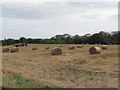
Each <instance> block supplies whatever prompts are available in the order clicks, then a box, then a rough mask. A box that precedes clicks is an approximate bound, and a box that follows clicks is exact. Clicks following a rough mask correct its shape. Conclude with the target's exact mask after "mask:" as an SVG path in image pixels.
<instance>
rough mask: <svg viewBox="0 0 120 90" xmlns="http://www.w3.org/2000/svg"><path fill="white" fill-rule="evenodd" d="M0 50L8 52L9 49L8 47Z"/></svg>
mask: <svg viewBox="0 0 120 90" xmlns="http://www.w3.org/2000/svg"><path fill="white" fill-rule="evenodd" d="M2 51H3V52H9V51H10V50H9V48H3V49H2Z"/></svg>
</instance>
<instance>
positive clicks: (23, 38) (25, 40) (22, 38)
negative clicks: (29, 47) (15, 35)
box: [19, 37, 27, 43]
mask: <svg viewBox="0 0 120 90" xmlns="http://www.w3.org/2000/svg"><path fill="white" fill-rule="evenodd" d="M19 40H20V43H27V39H26V38H25V37H21V38H20V39H19Z"/></svg>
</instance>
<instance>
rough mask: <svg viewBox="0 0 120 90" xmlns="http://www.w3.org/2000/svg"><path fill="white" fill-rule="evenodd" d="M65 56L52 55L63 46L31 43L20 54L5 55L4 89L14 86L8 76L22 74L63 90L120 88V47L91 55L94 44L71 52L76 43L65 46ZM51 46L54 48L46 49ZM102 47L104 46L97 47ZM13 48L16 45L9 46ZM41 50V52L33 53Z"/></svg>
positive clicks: (21, 49)
mask: <svg viewBox="0 0 120 90" xmlns="http://www.w3.org/2000/svg"><path fill="white" fill-rule="evenodd" d="M61 45H62V47H60V48H61V49H62V52H63V54H62V55H57V56H52V55H51V49H52V48H53V47H59V46H60V44H29V45H28V46H27V47H19V52H18V53H10V52H9V53H2V64H3V86H4V87H11V88H12V87H15V86H14V85H13V86H12V85H11V84H10V83H8V82H9V80H8V79H6V78H7V75H18V76H21V77H24V78H26V79H28V80H32V81H34V82H36V83H38V84H42V85H44V86H48V87H51V86H55V87H62V88H117V87H118V46H117V45H108V49H107V50H101V53H100V54H94V55H91V54H89V52H88V50H89V48H90V47H91V46H93V45H83V48H75V50H69V49H68V47H69V46H73V45H74V46H77V45H75V44H61ZM47 46H49V47H50V49H45V48H46V47H47ZM96 46H98V47H101V45H96ZM7 47H12V46H7ZM33 47H37V50H34V51H33V50H32V48H33Z"/></svg>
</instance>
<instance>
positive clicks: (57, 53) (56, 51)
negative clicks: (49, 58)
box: [51, 47, 62, 55]
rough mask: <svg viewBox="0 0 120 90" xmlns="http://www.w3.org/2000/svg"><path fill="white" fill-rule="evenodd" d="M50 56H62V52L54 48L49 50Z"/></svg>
mask: <svg viewBox="0 0 120 90" xmlns="http://www.w3.org/2000/svg"><path fill="white" fill-rule="evenodd" d="M51 54H52V55H61V54H62V50H61V49H60V48H58V47H55V48H53V49H52V50H51Z"/></svg>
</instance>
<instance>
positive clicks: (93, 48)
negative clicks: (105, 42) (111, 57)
mask: <svg viewBox="0 0 120 90" xmlns="http://www.w3.org/2000/svg"><path fill="white" fill-rule="evenodd" d="M89 53H90V54H99V53H100V48H99V47H91V48H90V49H89Z"/></svg>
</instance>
